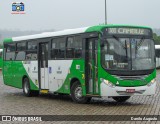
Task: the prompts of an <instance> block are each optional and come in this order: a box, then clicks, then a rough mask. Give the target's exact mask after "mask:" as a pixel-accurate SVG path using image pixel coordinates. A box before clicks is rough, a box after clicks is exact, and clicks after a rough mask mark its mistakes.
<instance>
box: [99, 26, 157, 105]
mask: <svg viewBox="0 0 160 124" xmlns="http://www.w3.org/2000/svg"><path fill="white" fill-rule="evenodd" d="M102 32H103V33H102V38H101V45H100V46H101V61H100V62H101V69H100V70H99V71H100V73H101V75H100V78H101V79H100V80H101V96H111V97H112V98H113V99H114V100H116V101H119V102H123V101H126V100H127V99H129V98H130V96H132V95H153V94H155V89H156V80H155V78H156V70H155V49H154V41H153V37H152V30H151V29H149V28H141V27H109V28H105V29H103V30H102Z"/></svg>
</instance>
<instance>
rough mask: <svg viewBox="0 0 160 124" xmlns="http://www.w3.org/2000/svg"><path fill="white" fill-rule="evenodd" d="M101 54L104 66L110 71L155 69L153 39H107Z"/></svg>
mask: <svg viewBox="0 0 160 124" xmlns="http://www.w3.org/2000/svg"><path fill="white" fill-rule="evenodd" d="M101 52H102V54H101V55H102V57H101V59H102V61H101V62H102V66H103V68H105V69H108V70H150V69H154V68H155V60H154V57H155V52H154V42H153V40H152V39H145V38H136V37H135V38H134V37H132V38H124V37H122V38H121V37H118V38H117V37H111V38H107V39H105V40H104V43H103V45H102V46H101Z"/></svg>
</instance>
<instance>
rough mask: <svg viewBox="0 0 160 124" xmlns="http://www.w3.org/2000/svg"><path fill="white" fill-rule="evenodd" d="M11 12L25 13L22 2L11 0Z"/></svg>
mask: <svg viewBox="0 0 160 124" xmlns="http://www.w3.org/2000/svg"><path fill="white" fill-rule="evenodd" d="M11 14H25V5H24V3H23V2H13V3H12V13H11Z"/></svg>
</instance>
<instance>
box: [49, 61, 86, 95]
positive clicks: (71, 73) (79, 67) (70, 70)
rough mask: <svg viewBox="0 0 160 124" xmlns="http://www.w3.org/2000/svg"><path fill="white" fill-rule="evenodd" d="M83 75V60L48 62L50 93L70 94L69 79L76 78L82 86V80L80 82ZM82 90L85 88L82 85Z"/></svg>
mask: <svg viewBox="0 0 160 124" xmlns="http://www.w3.org/2000/svg"><path fill="white" fill-rule="evenodd" d="M64 63H65V64H64ZM83 74H84V60H50V61H49V90H50V92H58V93H66V94H70V82H71V79H73V78H76V79H78V80H79V81H80V83H81V84H84V80H82V77H83ZM82 88H83V89H84V88H85V86H84V85H82ZM84 91H85V90H84Z"/></svg>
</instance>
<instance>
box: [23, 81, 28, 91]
mask: <svg viewBox="0 0 160 124" xmlns="http://www.w3.org/2000/svg"><path fill="white" fill-rule="evenodd" d="M24 92H25V93H26V94H28V92H29V85H28V82H27V81H25V83H24Z"/></svg>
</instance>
